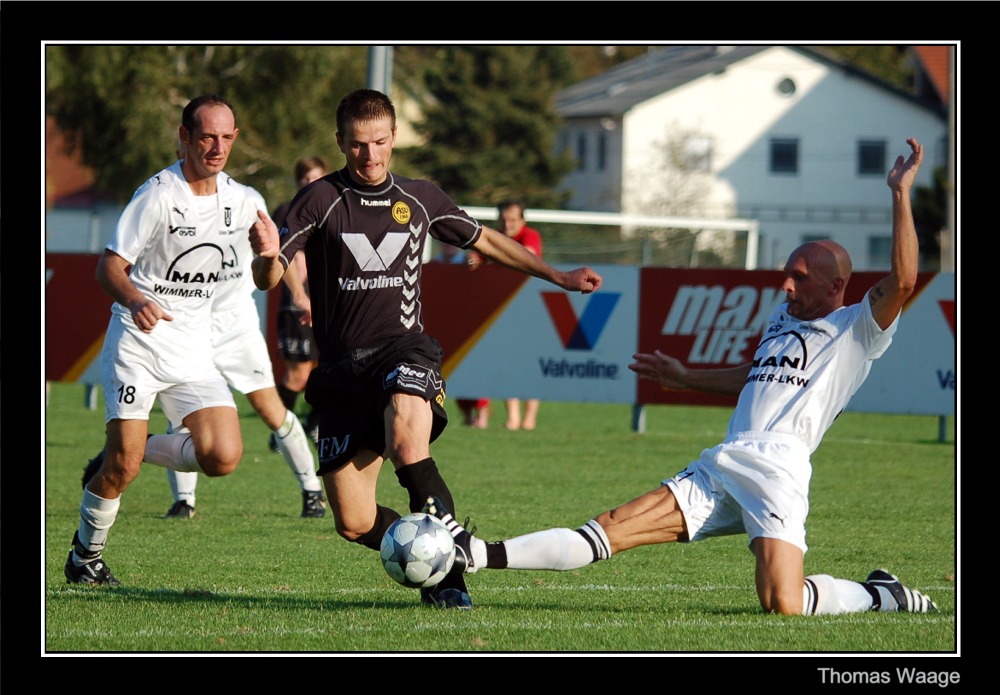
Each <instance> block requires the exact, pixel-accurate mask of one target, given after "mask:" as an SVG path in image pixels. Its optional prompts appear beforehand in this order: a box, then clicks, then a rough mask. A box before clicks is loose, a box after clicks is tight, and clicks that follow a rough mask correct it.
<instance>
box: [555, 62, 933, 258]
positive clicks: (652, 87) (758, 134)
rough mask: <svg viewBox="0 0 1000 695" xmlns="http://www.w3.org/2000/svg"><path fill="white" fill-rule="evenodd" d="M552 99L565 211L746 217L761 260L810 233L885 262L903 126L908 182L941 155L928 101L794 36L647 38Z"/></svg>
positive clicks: (779, 254)
mask: <svg viewBox="0 0 1000 695" xmlns="http://www.w3.org/2000/svg"><path fill="white" fill-rule="evenodd" d="M556 109H557V111H558V112H559V114H560V115H561V116H562V117H563V118H564V119H565V127H564V129H563V131H562V132H561V134H560V140H559V142H560V145H561V147H563V148H566V149H568V151H569V152H570V153H572V154H573V155H575V157H576V159H577V164H578V168H577V170H576V171H575V172H573V173H571V174H570V175H569V176H568V177H567V178H566V180H565V182H564V188H565V189H566V190H569V191H571V192H572V198H571V200H570V202H569V204H568V207H569V208H570V209H573V210H596V211H605V212H623V213H629V214H646V215H677V216H687V217H707V218H732V217H739V218H747V219H754V220H757V221H758V222H759V231H760V247H759V255H758V267H761V268H775V267H780V265H781V264H782V263H783V262H784V260H785V258H786V257H787V255H788V253H789V252H790V251H791V250H792V249H793V248H794V247H795V246H797V245H799V244H800V243H802V242H803V241H808V240H810V239H815V238H833V239H836V240H837V241H838V242H840V243H841V244H843V245H844V246H845V247H846V248H847V250H848V251H849V252H850V254H851V257H852V258H853V259H854V262H855V268H856V269H858V270H879V269H883V268H888V265H889V263H888V253H889V239H890V217H889V214H890V203H889V194H888V192H887V189H886V186H885V183H884V181H885V175H886V172H887V171H888V170H889V168H890V167H891V166H892V162H893V161H894V159H895V157H896V155H897V154H906V153H908V152H909V148H908V147H907V145H906V142H905V141H906V138H908V137H916V138H917V139H918V140H920V141H921V143H923V145H924V148H925V158H924V166H923V168H922V169H921V172H920V177H919V179H918V182H917V185H919V186H930V185H931V184H932V181H933V172H934V169H935V168H936V167H939V166H942V167H943V166H946V165H947V158H948V142H949V128H948V118H947V112H946V110H945V108H944V107H943V106H942V105H941V104H940V102H930V101H926V100H920V99H918V98H916V97H915V96H913V95H912V94H908V93H906V92H904V91H901V90H899V89H896V88H894V87H892V86H890V85H889V84H887V83H885V82H883V81H881V80H880V79H878V78H876V77H874V76H872V75H870V74H868V73H865V72H862V71H860V70H858V69H857V68H854V67H851V66H849V65H847V64H846V63H843V62H841V61H839V60H838V59H836V58H834V57H831V56H830V55H828V54H826V53H825V52H822V51H820V50H816V49H810V48H807V47H804V46H665V47H655V48H651V49H650V51H649V52H648V54H647V55H645V56H643V57H640V58H637V59H635V60H632V61H630V62H628V63H623V64H622V65H620V66H618V67H616V68H614V69H612V70H610V71H608V72H606V73H604V74H602V75H600V76H598V77H595V78H593V79H590V80H587V81H584V82H581V83H578V84H575V85H573V86H571V87H569V88H567V89H565V90H563V91H561V92H560V93H559V94H558V95H557V97H556Z"/></svg>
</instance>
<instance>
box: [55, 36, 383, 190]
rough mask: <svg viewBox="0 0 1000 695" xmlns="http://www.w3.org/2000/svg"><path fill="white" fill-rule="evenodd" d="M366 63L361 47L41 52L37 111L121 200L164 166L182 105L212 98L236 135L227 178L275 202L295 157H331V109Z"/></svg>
mask: <svg viewBox="0 0 1000 695" xmlns="http://www.w3.org/2000/svg"><path fill="white" fill-rule="evenodd" d="M366 61H367V49H366V48H365V47H363V46H262V45H252V46H148V45H147V46H138V45H126V46H97V45H66V46H47V47H46V65H45V73H46V85H45V90H46V113H47V114H48V115H51V116H53V117H55V119H56V122H57V123H58V124H59V127H60V128H61V129H63V130H64V131H67V133H68V134H69V135H70V140H71V141H72V142H74V144H75V146H76V147H78V148H79V150H80V153H81V155H82V160H83V163H84V164H86V165H87V166H89V167H91V168H92V169H93V170H94V172H95V175H96V181H95V186H96V187H97V188H98V189H99V190H101V191H103V192H106V193H108V194H110V195H112V196H113V197H114V198H115V199H116V200H117V201H118V202H119V203H125V202H127V201H128V199H129V198H130V197H131V195H132V193H133V192H134V191H135V189H136V187H137V186H139V184H141V183H142V182H143V181H145V180H146V179H147V178H149V176H150V175H152V174H153V173H155V172H156V171H158V170H159V169H161V168H163V167H164V166H165V165H166V164H168V163H169V162H171V161H173V158H174V151H175V146H176V144H177V127H178V125H179V124H180V116H181V111H182V109H183V108H184V105H185V104H187V102H188V101H190V100H191V99H192V98H193V97H195V96H197V95H199V94H203V93H216V94H220V95H221V96H223V97H225V98H226V99H228V100H229V101H230V102H231V103H232V104H233V106H234V107H235V110H236V124H237V126H238V127H239V129H240V136H239V138H238V139H237V141H236V147H235V148H234V151H233V154H232V156H231V157H230V164H229V166H228V167H227V171H228V172H229V173H230V174H232V175H233V176H234V177H235V178H236V179H237V180H239V181H241V182H242V183H246V184H249V185H251V186H254V187H255V188H256V189H257V190H258V191H260V193H261V194H263V195H264V196H265V198H266V199H267V200H268V203H269V204H271V205H276V204H277V203H278V202H280V201H281V200H284V199H287V198H288V197H290V196H291V195H293V194H294V192H295V190H296V185H295V182H294V181H292V167H293V164H294V162H295V160H296V159H298V158H299V157H302V156H305V155H311V154H318V155H320V156H322V157H325V158H330V159H334V156H335V155H337V154H338V150H337V145H336V138H335V136H334V134H335V131H336V123H335V114H336V108H337V103H338V101H339V100H340V98H341V96H343V95H344V94H345V93H347V92H348V91H350V90H351V89H356V88H358V87H363V86H365V79H366Z"/></svg>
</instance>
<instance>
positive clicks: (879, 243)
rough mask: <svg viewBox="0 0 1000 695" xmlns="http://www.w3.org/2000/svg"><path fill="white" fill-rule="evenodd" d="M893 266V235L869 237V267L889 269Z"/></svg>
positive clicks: (871, 268)
mask: <svg viewBox="0 0 1000 695" xmlns="http://www.w3.org/2000/svg"><path fill="white" fill-rule="evenodd" d="M891 267H892V237H888V236H870V237H868V269H869V270H887V269H889V268H891Z"/></svg>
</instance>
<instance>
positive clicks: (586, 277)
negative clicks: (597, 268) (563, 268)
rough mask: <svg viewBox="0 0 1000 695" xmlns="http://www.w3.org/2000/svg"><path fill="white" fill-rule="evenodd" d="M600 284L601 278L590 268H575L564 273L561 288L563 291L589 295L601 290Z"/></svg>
mask: <svg viewBox="0 0 1000 695" xmlns="http://www.w3.org/2000/svg"><path fill="white" fill-rule="evenodd" d="M601 282H603V280H602V278H601V276H600V275H598V274H597V273H595V272H594V271H593V270H591V269H590V268H577V269H576V270H572V271H570V272H568V273H566V281H565V284H563V286H562V287H563V289H565V290H571V291H574V292H582V293H583V294H590V293H591V292H594V291H596V290H599V289H600V288H601Z"/></svg>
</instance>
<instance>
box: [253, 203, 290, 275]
mask: <svg viewBox="0 0 1000 695" xmlns="http://www.w3.org/2000/svg"><path fill="white" fill-rule="evenodd" d="M257 217H258V220H257V221H256V222H254V223H253V226H252V227H250V246H251V248H253V252H254V253H255V254H256V257H255V258H254V259H253V261H252V262H251V263H250V269H251V272H252V273H253V283H254V284H255V285H256V286H257V289H259V290H264V291H267V290H269V289H271V288H272V287H274V286H275V285H277V284H278V281H279V280H281V276H282V275H284V274H285V267H284V266H283V265H282V264H281V261H279V260H278V251H279V250H280V249H281V240H280V239H279V237H278V228H277V227H276V226H275V224H274V222H273V221H272V220H271V218H270V217H269V216H268V214H267V213H266V212H264V211H263V210H258V211H257Z"/></svg>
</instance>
